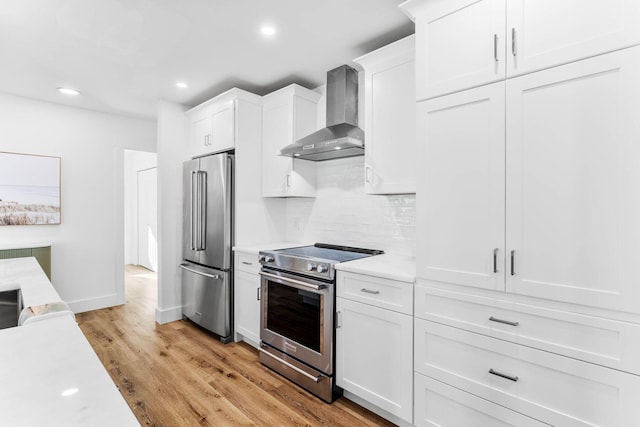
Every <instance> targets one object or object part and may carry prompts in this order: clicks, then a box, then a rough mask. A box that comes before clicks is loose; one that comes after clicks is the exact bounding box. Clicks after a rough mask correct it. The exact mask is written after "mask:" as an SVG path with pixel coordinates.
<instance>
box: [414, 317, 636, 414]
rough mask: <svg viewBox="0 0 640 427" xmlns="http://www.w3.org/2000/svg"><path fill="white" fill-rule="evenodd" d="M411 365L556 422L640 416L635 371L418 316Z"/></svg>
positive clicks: (513, 408) (421, 371)
mask: <svg viewBox="0 0 640 427" xmlns="http://www.w3.org/2000/svg"><path fill="white" fill-rule="evenodd" d="M415 370H416V373H417V374H422V375H425V376H428V377H431V378H433V379H435V380H438V381H441V382H443V383H446V384H448V385H450V386H453V387H455V388H458V389H461V390H465V391H467V392H469V393H471V394H473V395H476V396H478V397H481V398H484V399H487V400H489V401H491V402H494V403H496V404H498V405H501V406H504V407H506V408H509V409H512V410H514V411H516V412H519V413H522V414H525V415H528V416H530V417H532V418H535V419H537V420H540V421H542V422H545V423H548V424H551V425H554V426H600V427H607V426H610V427H613V426H617V427H624V426H629V425H634V424H636V423H637V421H638V420H640V406H639V405H638V404H637V396H638V395H640V377H639V376H637V375H632V374H628V373H625V372H621V371H617V370H614V369H610V368H605V367H602V366H599V365H595V364H591V363H587V362H584V361H581V360H576V359H572V358H569V357H564V356H559V355H557V354H554V353H550V352H546V351H541V350H538V349H535V348H531V347H527V346H523V345H519V344H514V343H510V342H506V341H502V340H498V339H495V338H490V337H487V336H484V335H480V334H476V333H473V332H468V331H464V330H462V329H457V328H453V327H450V326H445V325H441V324H439V323H434V322H429V321H426V320H422V319H418V318H416V320H415ZM420 403H421V404H417V405H416V406H417V408H416V411H424V410H425V409H424V403H422V402H420ZM427 425H428V424H427ZM474 425H476V424H474Z"/></svg>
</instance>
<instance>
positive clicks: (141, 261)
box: [137, 167, 158, 272]
mask: <svg viewBox="0 0 640 427" xmlns="http://www.w3.org/2000/svg"><path fill="white" fill-rule="evenodd" d="M137 175H138V179H137V181H138V201H137V203H138V242H137V246H138V251H137V252H138V262H137V264H138V265H140V266H142V267H145V268H146V269H148V270H151V271H156V272H157V271H158V212H157V209H158V169H157V168H155V167H154V168H149V169H143V170H139V171H137Z"/></svg>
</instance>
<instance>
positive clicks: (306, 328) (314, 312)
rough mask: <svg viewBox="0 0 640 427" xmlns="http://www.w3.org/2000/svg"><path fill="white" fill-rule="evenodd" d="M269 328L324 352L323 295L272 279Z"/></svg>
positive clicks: (269, 292)
mask: <svg viewBox="0 0 640 427" xmlns="http://www.w3.org/2000/svg"><path fill="white" fill-rule="evenodd" d="M267 284H268V297H267V319H266V322H267V329H269V330H271V331H273V332H276V333H278V334H280V335H282V336H283V337H286V338H287V339H289V340H292V341H295V342H297V343H300V344H302V345H304V346H305V347H308V348H310V349H312V350H314V351H317V352H318V353H321V348H322V343H321V338H320V337H321V332H322V303H323V301H322V295H319V294H316V293H313V292H309V291H304V290H301V289H296V288H292V287H290V286H286V285H282V284H280V283H274V282H272V281H268V282H267Z"/></svg>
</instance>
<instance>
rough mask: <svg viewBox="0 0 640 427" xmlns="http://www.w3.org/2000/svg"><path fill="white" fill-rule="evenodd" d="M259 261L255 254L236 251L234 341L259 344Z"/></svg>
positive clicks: (256, 345)
mask: <svg viewBox="0 0 640 427" xmlns="http://www.w3.org/2000/svg"><path fill="white" fill-rule="evenodd" d="M259 271H260V263H258V256H257V255H256V254H245V253H241V252H236V255H235V276H234V279H233V285H234V291H233V295H234V303H233V304H234V323H235V326H234V328H235V341H241V340H242V341H245V342H247V343H249V344H251V345H252V346H254V347H256V348H258V346H259V344H260V276H259V274H258V272H259Z"/></svg>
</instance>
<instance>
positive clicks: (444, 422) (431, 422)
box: [414, 373, 548, 427]
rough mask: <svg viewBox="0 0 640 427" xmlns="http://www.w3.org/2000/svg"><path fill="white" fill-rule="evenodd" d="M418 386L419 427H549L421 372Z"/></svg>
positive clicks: (416, 412)
mask: <svg viewBox="0 0 640 427" xmlns="http://www.w3.org/2000/svg"><path fill="white" fill-rule="evenodd" d="M414 385H415V417H414V423H415V425H416V426H418V427H427V426H440V427H460V426H474V427H542V426H547V425H548V424H544V423H541V422H539V421H536V420H534V419H533V418H529V417H527V416H524V415H522V414H519V413H517V412H514V411H511V410H509V409H507V408H504V407H502V406H500V405H496V404H495V403H491V402H489V401H488V400H485V399H481V398H479V397H476V396H474V395H472V394H469V393H466V392H464V391H462V390H458V389H457V388H455V387H451V386H448V385H446V384H444V383H441V382H440V381H436V380H434V379H433V378H429V377H425V376H424V375H421V374H418V373H416V374H415V377H414Z"/></svg>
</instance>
